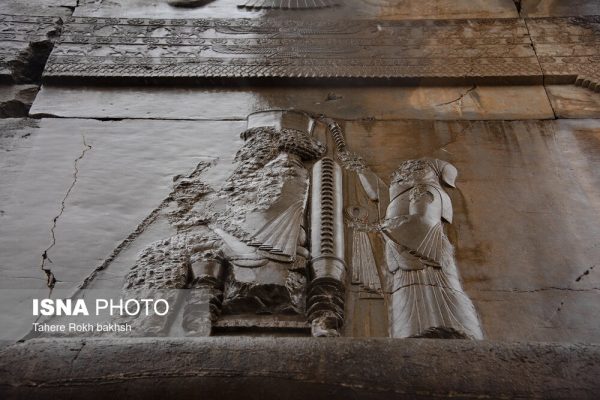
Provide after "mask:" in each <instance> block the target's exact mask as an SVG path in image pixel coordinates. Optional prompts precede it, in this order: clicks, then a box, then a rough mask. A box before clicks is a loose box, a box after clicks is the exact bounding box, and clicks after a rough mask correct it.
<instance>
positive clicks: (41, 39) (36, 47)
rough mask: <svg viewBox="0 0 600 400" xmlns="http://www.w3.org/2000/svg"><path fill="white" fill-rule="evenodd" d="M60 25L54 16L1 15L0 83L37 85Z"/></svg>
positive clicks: (60, 21)
mask: <svg viewBox="0 0 600 400" xmlns="http://www.w3.org/2000/svg"><path fill="white" fill-rule="evenodd" d="M2 12H4V10H2ZM61 23H62V20H61V19H60V18H59V17H54V16H41V17H40V16H35V17H32V16H27V15H6V14H0V81H5V82H6V81H8V82H11V83H12V82H14V83H32V82H37V81H38V80H39V79H40V77H41V75H42V70H43V69H44V65H45V63H46V59H47V58H48V55H49V54H50V51H51V50H52V46H53V40H54V39H55V38H56V37H57V36H58V35H59V34H60V30H61V28H60V24H61Z"/></svg>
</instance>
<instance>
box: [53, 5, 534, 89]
mask: <svg viewBox="0 0 600 400" xmlns="http://www.w3.org/2000/svg"><path fill="white" fill-rule="evenodd" d="M45 77H46V78H47V79H65V80H68V79H69V77H71V78H77V77H79V78H84V77H85V78H102V79H117V80H118V79H127V80H130V79H132V78H156V79H167V78H175V79H184V78H188V79H202V78H224V79H236V78H241V77H244V78H302V79H305V78H309V79H310V78H361V79H363V78H367V79H368V78H392V79H422V78H423V79H425V78H427V79H442V80H449V81H452V80H464V79H481V80H485V79H489V78H492V79H500V78H501V79H502V80H503V82H517V81H518V82H524V81H529V82H534V81H536V82H539V81H540V79H541V70H540V68H539V65H538V63H537V59H536V56H535V53H534V52H533V49H532V47H531V42H530V40H529V37H528V32H527V27H526V26H525V22H524V21H523V20H519V19H487V20H438V21H387V20H381V21H377V20H338V21H336V20H333V21H329V20H328V21H323V20H311V21H306V20H301V21H300V20H297V21H296V20H280V19H273V20H263V19H229V20H223V19H176V20H174V19H143V18H129V19H124V18H82V17H72V18H69V19H68V20H67V21H66V24H65V27H64V32H63V35H62V37H61V42H60V45H59V46H57V48H56V49H55V51H54V52H53V54H52V56H51V58H50V61H49V64H48V66H47V68H46V72H45Z"/></svg>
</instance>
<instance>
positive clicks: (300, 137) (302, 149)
mask: <svg viewBox="0 0 600 400" xmlns="http://www.w3.org/2000/svg"><path fill="white" fill-rule="evenodd" d="M314 125H315V120H314V119H313V118H311V117H310V116H309V115H308V114H305V113H302V112H298V111H287V110H276V111H259V112H256V113H254V114H250V115H249V116H248V128H247V129H246V130H245V131H244V132H242V133H241V134H240V137H241V138H242V139H244V140H245V141H246V143H247V145H246V146H245V148H251V149H252V152H253V153H254V154H253V155H255V156H256V154H257V152H262V151H265V150H266V151H271V152H272V151H285V152H288V153H291V154H296V155H297V156H299V157H300V158H301V159H302V160H305V161H308V160H314V159H317V158H320V157H321V156H322V155H323V154H324V153H325V146H323V145H322V144H321V143H320V142H319V141H318V140H317V139H315V138H314V137H313V136H312V131H313V128H314ZM245 153H246V152H245V151H244V149H242V150H241V151H240V153H238V156H237V158H240V156H241V155H243V154H245Z"/></svg>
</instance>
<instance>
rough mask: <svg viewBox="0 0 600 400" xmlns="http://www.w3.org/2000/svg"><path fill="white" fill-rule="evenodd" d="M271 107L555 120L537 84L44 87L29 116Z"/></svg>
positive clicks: (351, 114)
mask: <svg viewBox="0 0 600 400" xmlns="http://www.w3.org/2000/svg"><path fill="white" fill-rule="evenodd" d="M590 94H591V95H594V94H593V93H591V92H590ZM99 105H100V106H99ZM270 108H271V109H278V108H281V109H299V110H305V111H308V112H310V113H313V114H315V115H319V114H322V113H323V114H326V115H329V116H332V117H335V118H341V119H365V118H375V119H378V120H393V119H436V120H455V119H469V120H496V119H499V120H515V119H550V118H554V114H553V112H552V108H551V107H550V104H549V102H548V98H547V96H546V93H545V91H544V88H543V87H542V86H506V87H504V86H495V87H493V86H462V87H418V88H417V87H388V86H383V87H364V88H349V87H330V88H315V87H299V86H296V87H286V88H278V87H275V88H267V87H252V88H239V89H236V88H210V89H208V88H182V87H178V88H165V87H160V88H155V87H137V88H115V87H89V86H88V87H60V86H43V87H42V90H41V92H40V94H39V95H38V97H37V98H36V101H35V104H34V106H33V108H32V111H31V112H32V115H35V116H56V117H68V118H152V119H156V118H165V119H239V120H242V119H244V118H245V117H246V116H247V115H248V114H250V113H252V112H255V111H260V110H266V109H270Z"/></svg>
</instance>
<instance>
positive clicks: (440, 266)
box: [382, 159, 482, 339]
mask: <svg viewBox="0 0 600 400" xmlns="http://www.w3.org/2000/svg"><path fill="white" fill-rule="evenodd" d="M456 175H457V171H456V168H455V167H454V166H453V165H452V164H449V163H447V162H445V161H441V160H437V159H420V160H409V161H405V162H404V163H402V164H401V165H400V168H399V169H398V170H397V171H396V172H395V173H394V175H393V176H392V181H391V184H390V203H389V205H388V207H387V211H386V215H385V220H384V221H383V223H382V233H383V237H384V241H385V259H386V263H387V267H388V271H389V282H388V288H387V289H388V290H389V292H390V297H391V307H390V331H391V336H392V337H438V338H470V339H481V338H482V333H481V328H480V326H479V321H478V319H477V314H476V312H475V309H474V307H473V304H472V303H471V300H470V299H469V298H468V297H467V295H466V294H465V293H464V292H463V290H462V287H461V284H460V281H459V277H458V271H457V269H456V264H455V261H454V255H453V248H452V245H451V244H450V242H449V241H448V238H447V237H446V235H445V233H444V229H443V226H442V223H443V221H446V222H448V223H451V222H452V203H451V201H450V197H449V196H448V194H447V193H446V191H445V190H444V188H443V187H442V183H445V184H446V185H448V186H451V187H454V180H455V178H456Z"/></svg>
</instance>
